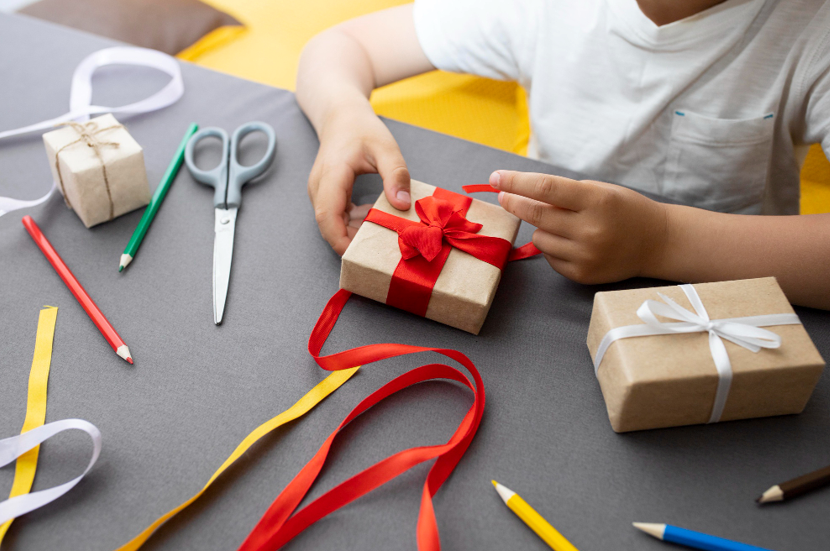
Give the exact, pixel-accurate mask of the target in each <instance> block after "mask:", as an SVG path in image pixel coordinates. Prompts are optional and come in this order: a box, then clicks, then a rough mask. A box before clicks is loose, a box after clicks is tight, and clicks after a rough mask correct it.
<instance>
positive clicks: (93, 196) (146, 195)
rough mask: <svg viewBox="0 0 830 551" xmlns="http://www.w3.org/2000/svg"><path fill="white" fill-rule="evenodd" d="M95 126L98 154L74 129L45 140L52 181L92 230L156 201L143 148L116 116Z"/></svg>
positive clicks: (97, 121)
mask: <svg viewBox="0 0 830 551" xmlns="http://www.w3.org/2000/svg"><path fill="white" fill-rule="evenodd" d="M89 122H91V123H94V124H93V125H90V126H88V127H87V129H88V130H87V131H88V132H89V133H90V134H91V135H92V136H93V137H94V139H95V140H97V142H98V143H99V144H101V145H98V146H97V150H98V154H96V152H95V150H94V149H95V148H93V147H90V146H89V145H88V144H87V142H86V141H85V140H83V139H81V140H80V141H79V138H80V137H81V136H80V134H79V133H78V131H77V130H76V129H75V128H72V127H70V126H66V127H63V128H60V129H58V130H54V131H52V132H47V133H46V134H44V135H43V143H44V145H45V146H46V155H47V156H48V158H49V166H50V167H51V169H52V178H54V180H55V182H57V183H58V189H59V190H60V191H61V193H62V194H63V195H64V198H65V199H66V202H67V205H69V206H70V208H72V209H73V210H74V211H75V213H76V214H77V215H78V217H80V219H81V221H82V222H83V223H84V225H85V226H86V227H87V228H89V227H92V226H94V225H96V224H100V223H101V222H107V221H108V220H111V219H112V218H115V217H117V216H121V215H122V214H125V213H127V212H130V211H132V210H135V209H137V208H139V207H143V206H144V205H146V204H147V203H149V202H150V186H149V185H148V183H147V174H146V172H145V169H144V153H143V151H142V149H141V146H140V145H138V143H137V142H136V141H135V140H134V139H133V138H132V136H130V134H129V133H128V132H127V130H126V129H125V128H124V127H123V126H121V125H120V124H119V123H118V121H117V120H116V119H115V117H113V116H112V115H104V116H101V117H97V118H95V119H92V120H91V121H89ZM81 124H85V123H81ZM73 142H76V143H73ZM112 144H116V145H112ZM99 155H100V157H99ZM56 158H57V159H56ZM56 160H57V162H58V163H59V167H60V169H59V168H58V164H56ZM102 161H103V164H102ZM104 167H106V180H105V177H104ZM108 187H109V192H107V188H108Z"/></svg>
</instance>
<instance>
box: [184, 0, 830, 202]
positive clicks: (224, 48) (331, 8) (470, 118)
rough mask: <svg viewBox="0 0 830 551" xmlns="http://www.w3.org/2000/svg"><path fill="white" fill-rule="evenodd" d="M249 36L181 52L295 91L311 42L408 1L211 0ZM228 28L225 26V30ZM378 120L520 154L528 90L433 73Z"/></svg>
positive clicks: (813, 169)
mask: <svg viewBox="0 0 830 551" xmlns="http://www.w3.org/2000/svg"><path fill="white" fill-rule="evenodd" d="M206 2H207V3H208V4H211V5H213V6H214V7H216V8H217V9H220V10H223V11H226V12H228V13H230V14H231V15H233V16H234V17H236V18H237V19H238V20H239V21H241V22H242V23H244V24H245V26H246V27H247V28H246V30H245V31H242V32H240V31H238V30H237V31H235V34H233V36H229V34H230V33H231V31H227V30H225V31H223V30H222V29H219V30H218V31H216V33H218V35H217V34H215V33H211V34H210V35H208V37H206V38H205V39H204V40H205V43H202V42H201V41H200V42H199V43H197V44H196V45H194V46H191V47H190V48H188V49H187V50H186V51H185V52H183V55H184V57H186V59H188V60H190V61H193V62H195V63H197V64H199V65H201V66H204V67H208V68H211V69H215V70H217V71H222V72H225V73H230V74H232V75H236V76H240V77H243V78H247V79H250V80H254V81H257V82H263V83H266V84H271V85H273V86H278V87H280V88H286V89H289V90H293V89H294V81H295V78H296V74H297V64H298V62H299V59H300V52H301V51H302V49H303V46H304V45H305V43H306V42H307V41H308V40H309V39H310V38H311V37H313V36H314V35H315V34H317V33H319V32H320V31H322V30H324V29H327V28H329V27H331V26H333V25H336V24H337V23H340V22H342V21H345V20H347V19H351V18H353V17H357V16H359V15H363V14H365V13H370V12H373V11H377V10H381V9H385V8H389V7H392V6H397V5H400V4H405V3H407V1H406V0H305V1H296V0H295V1H287V0H206ZM226 29H227V28H226ZM372 105H373V106H374V108H375V110H376V111H377V112H378V114H380V115H384V116H387V117H390V118H393V119H397V120H401V121H404V122H408V123H410V124H415V125H418V126H422V127H425V128H429V129H431V130H436V131H438V132H443V133H446V134H450V135H452V136H456V137H459V138H464V139H467V140H471V141H474V142H478V143H481V144H484V145H489V146H491V147H496V148H499V149H504V150H507V151H512V152H514V153H518V154H521V155H523V154H525V153H526V152H527V141H528V138H529V136H530V123H529V121H528V116H527V103H526V100H525V95H524V92H523V91H522V90H521V88H520V87H519V86H518V85H517V84H515V83H512V82H499V81H494V80H488V79H484V78H480V77H474V76H469V75H456V74H452V73H445V72H441V71H435V72H432V73H428V74H425V75H421V76H418V77H414V78H410V79H407V80H404V81H401V82H398V83H395V84H391V85H389V86H385V87H383V88H380V89H378V90H376V91H375V93H374V94H373V95H372ZM801 189H802V208H801V210H802V213H804V214H809V213H818V212H830V162H828V161H827V159H826V158H825V157H824V155H823V153H822V151H821V149H820V148H819V147H817V146H814V147H813V148H812V149H811V151H810V155H809V156H808V158H807V162H806V163H805V165H804V170H803V171H802V186H801Z"/></svg>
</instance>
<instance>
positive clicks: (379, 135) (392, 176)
mask: <svg viewBox="0 0 830 551" xmlns="http://www.w3.org/2000/svg"><path fill="white" fill-rule="evenodd" d="M375 172H376V173H379V174H380V176H381V177H382V178H383V189H384V191H385V192H386V197H387V199H389V202H390V203H392V206H394V207H395V208H396V209H400V210H407V209H408V208H409V207H410V203H411V201H410V195H409V171H408V170H407V168H406V162H405V161H404V159H403V156H402V155H401V150H400V149H399V148H398V144H397V143H396V142H395V138H393V137H392V134H391V133H390V132H389V129H388V128H386V125H384V124H383V123H382V122H381V121H380V119H378V118H377V116H376V115H375V114H374V113H372V112H371V109H370V110H369V111H368V112H360V113H355V112H353V111H349V110H341V111H339V112H338V113H337V114H335V115H334V116H333V117H332V119H331V120H329V121H326V125H325V127H324V128H323V129H322V132H321V133H320V150H319V151H318V152H317V159H316V160H315V161H314V166H313V167H312V169H311V174H310V175H309V178H308V195H309V197H310V198H311V203H312V205H314V215H315V217H316V219H317V225H318V226H319V227H320V233H321V234H322V235H323V237H324V238H325V239H326V241H328V242H329V244H330V245H331V246H332V248H333V249H334V250H335V251H336V252H337V254H340V255H342V254H343V253H344V252H346V248H347V247H348V246H349V243H351V241H352V238H353V237H354V236H355V234H356V233H357V229H358V228H359V227H360V224H361V223H362V222H363V219H364V218H365V217H366V214H367V213H368V212H369V209H370V208H371V205H361V206H356V205H355V204H354V203H352V202H351V195H352V187H353V185H354V180H355V177H356V176H358V175H360V174H367V173H375Z"/></svg>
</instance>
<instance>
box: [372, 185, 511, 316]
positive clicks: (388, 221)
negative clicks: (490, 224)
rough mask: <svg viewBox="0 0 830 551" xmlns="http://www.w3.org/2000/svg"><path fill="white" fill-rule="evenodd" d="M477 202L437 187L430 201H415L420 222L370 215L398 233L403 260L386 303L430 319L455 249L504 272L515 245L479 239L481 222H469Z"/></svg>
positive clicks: (374, 212) (485, 238) (503, 241)
mask: <svg viewBox="0 0 830 551" xmlns="http://www.w3.org/2000/svg"><path fill="white" fill-rule="evenodd" d="M472 201H473V200H472V199H471V198H469V197H465V196H464V195H460V194H458V193H453V192H452V191H447V190H445V189H441V188H435V191H434V192H433V194H432V196H431V197H424V198H423V199H420V200H418V201H416V202H415V212H416V213H417V214H418V218H419V219H420V221H419V222H413V221H412V220H407V219H405V218H401V217H399V216H395V215H393V214H388V213H385V212H383V211H380V210H377V209H371V210H370V211H369V214H368V215H367V216H366V221H367V222H373V223H375V224H378V225H380V226H383V227H384V228H387V229H390V230H392V231H395V232H397V233H398V246H399V247H400V249H401V256H402V258H401V261H400V262H398V266H397V267H396V268H395V272H394V273H393V274H392V281H391V283H390V285H389V291H388V293H387V295H386V304H388V305H390V306H394V307H396V308H400V309H402V310H406V311H407V312H412V313H413V314H417V315H419V316H425V315H426V313H427V307H428V306H429V299H430V297H431V296H432V290H433V288H434V287H435V282H436V281H438V276H439V275H440V274H441V270H442V269H443V268H444V264H445V263H446V261H447V257H449V255H450V251H451V250H452V249H453V248H456V249H459V250H461V251H464V252H466V253H469V254H471V255H473V256H474V257H476V258H477V259H479V260H481V261H483V262H487V263H488V264H491V265H493V266H495V267H496V268H498V269H499V270H501V269H503V268H504V264H505V263H506V262H507V260H508V257H509V255H510V250H511V248H512V245H511V243H510V242H509V241H507V240H506V239H502V238H500V237H490V236H486V235H478V232H479V231H481V228H482V226H481V224H476V223H474V222H470V221H469V220H467V218H466V216H467V211H468V210H469V208H470V204H471V203H472Z"/></svg>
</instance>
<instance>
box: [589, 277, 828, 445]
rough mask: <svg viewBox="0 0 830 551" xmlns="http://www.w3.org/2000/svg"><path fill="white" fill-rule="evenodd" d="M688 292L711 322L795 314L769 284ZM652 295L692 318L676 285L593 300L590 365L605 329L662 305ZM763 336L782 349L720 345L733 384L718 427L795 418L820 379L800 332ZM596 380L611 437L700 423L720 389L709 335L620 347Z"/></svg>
mask: <svg viewBox="0 0 830 551" xmlns="http://www.w3.org/2000/svg"><path fill="white" fill-rule="evenodd" d="M694 287H695V289H696V290H697V292H698V294H699V295H700V299H701V301H702V302H703V305H704V306H705V307H706V310H707V312H708V313H709V317H710V319H712V320H716V319H723V318H736V317H744V316H757V315H764V314H784V313H790V314H791V313H793V309H792V307H791V306H790V303H789V302H788V301H787V298H786V297H785V296H784V293H783V292H782V291H781V288H780V287H779V286H778V283H777V282H776V281H775V278H772V277H767V278H762V279H748V280H741V281H726V282H719V283H701V284H696V285H695V286H694ZM658 292H660V293H663V294H665V295H666V296H668V297H669V298H671V299H672V300H674V301H675V302H677V303H678V304H679V305H680V306H682V307H684V308H687V309H689V310H690V311H694V309H693V308H692V305H691V304H690V303H689V300H688V299H687V298H686V295H685V294H684V293H683V291H682V290H681V289H680V287H678V286H676V285H673V286H670V287H660V288H651V289H634V290H629V291H611V292H603V293H597V294H596V297H595V298H594V309H593V313H592V314H591V325H590V327H589V329H588V350H589V351H590V353H591V358H595V357H596V351H597V347H598V346H599V343H600V341H601V340H602V338H603V337H604V336H605V334H606V333H607V332H608V330H609V329H611V328H614V327H621V326H624V325H636V324H642V323H643V322H642V320H640V318H638V317H637V313H636V312H637V309H638V308H639V307H640V305H641V304H642V303H643V302H644V301H646V300H647V299H653V300H660V298H659V297H658V296H657V293H658ZM658 319H660V318H658ZM661 321H671V320H665V319H661ZM764 329H767V330H769V331H772V332H773V333H776V334H778V335H779V336H780V337H781V338H782V343H781V347H780V348H777V349H762V350H761V351H760V352H757V353H754V352H751V351H750V350H747V349H746V348H743V347H741V346H738V345H737V344H734V343H732V342H729V341H727V340H724V344H725V346H726V351H727V353H728V354H729V359H730V361H731V363H732V372H733V379H732V386H731V388H730V391H729V395H728V398H727V401H726V406H725V408H724V410H723V415H722V416H721V421H728V420H734V419H748V418H752V417H767V416H772V415H785V414H790V413H801V411H802V410H803V409H804V406H806V404H807V401H808V400H809V398H810V395H811V394H812V392H813V388H814V387H815V385H816V383H817V382H818V379H819V377H820V376H821V372H822V370H823V369H824V360H823V359H822V358H821V356H820V355H819V353H818V350H816V347H815V346H814V345H813V342H812V341H811V340H810V337H809V335H807V332H806V331H805V329H804V327H803V326H802V325H779V326H771V327H764ZM597 378H598V380H599V384H600V387H601V389H602V395H603V397H604V398H605V404H606V407H607V409H608V418H609V419H610V421H611V426H612V428H613V429H614V430H615V431H616V432H626V431H633V430H643V429H654V428H660V427H675V426H681V425H694V424H700V423H706V422H707V421H708V420H709V416H710V414H711V412H712V405H713V403H714V400H715V393H716V390H717V384H718V374H717V371H716V369H715V364H714V360H713V359H712V353H711V352H710V349H709V336H708V334H707V333H689V334H677V335H655V336H648V337H635V338H627V339H621V340H618V341H616V342H614V343H613V344H612V345H611V346H610V347H609V348H608V351H607V352H606V354H605V357H604V359H603V360H602V364H601V365H600V367H599V371H598V372H597Z"/></svg>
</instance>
